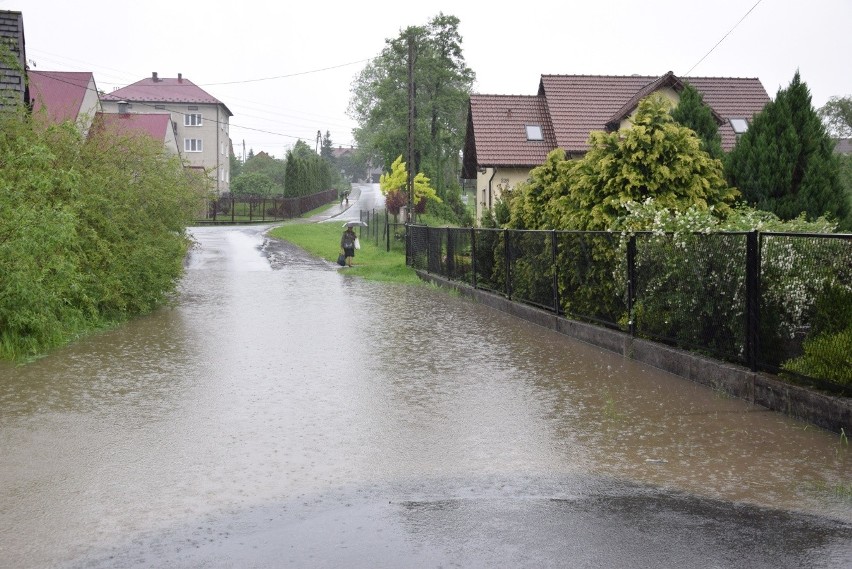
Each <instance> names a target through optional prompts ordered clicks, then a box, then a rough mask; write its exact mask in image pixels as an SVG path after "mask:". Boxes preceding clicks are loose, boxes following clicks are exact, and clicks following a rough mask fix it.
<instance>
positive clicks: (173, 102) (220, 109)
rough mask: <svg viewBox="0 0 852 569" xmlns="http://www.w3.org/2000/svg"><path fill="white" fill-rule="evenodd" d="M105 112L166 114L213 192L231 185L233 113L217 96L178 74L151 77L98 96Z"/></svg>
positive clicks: (189, 158)
mask: <svg viewBox="0 0 852 569" xmlns="http://www.w3.org/2000/svg"><path fill="white" fill-rule="evenodd" d="M101 102H102V104H103V108H104V112H109V113H121V114H163V113H165V114H169V115H171V120H172V122H173V123H174V124H175V128H176V133H177V141H178V146H179V148H180V150H181V154H182V156H183V158H184V159H185V160H186V161H187V162H188V163H189V166H190V167H191V168H198V169H203V170H204V171H205V172H207V173H208V175H209V176H210V178H211V179H212V180H214V181H215V188H216V192H217V193H219V194H222V193H226V192H228V191H229V188H230V177H231V172H230V159H229V158H230V149H231V138H230V135H229V127H228V124H229V119H230V117H231V116H233V113H231V111H230V110H229V109H228V107H227V106H225V104H224V103H222V102H221V101H220V100H218V99H217V98H215V97H213V96H212V95H210V94H209V93H207V92H206V91H204V90H203V89H202V88H201V87H199V86H197V85H196V84H195V83H193V82H192V81H190V80H189V79H186V78H184V77H183V75H182V74H181V73H178V76H177V77H176V78H165V77H159V76H158V74H157V73H156V72H155V73H152V74H151V77H148V78H146V79H142V80H141V81H137V82H136V83H133V84H132V85H128V86H127V87H123V88H121V89H117V90H115V91H113V92H112V93H109V94H107V95H103V96H102V97H101Z"/></svg>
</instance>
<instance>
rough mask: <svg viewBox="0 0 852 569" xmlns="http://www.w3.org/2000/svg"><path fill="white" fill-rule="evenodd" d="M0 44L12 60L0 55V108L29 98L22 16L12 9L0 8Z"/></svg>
mask: <svg viewBox="0 0 852 569" xmlns="http://www.w3.org/2000/svg"><path fill="white" fill-rule="evenodd" d="M0 45H2V46H4V47H5V48H6V49H8V50H9V51H10V52H11V53H12V58H13V59H14V61H9V60H6V59H5V58H2V57H0V108H3V107H4V106H7V105H14V104H22V103H26V102H28V101H29V100H30V96H29V90H28V88H27V81H26V68H27V49H26V42H25V41H24V16H23V15H22V14H21V13H20V12H16V11H12V10H0Z"/></svg>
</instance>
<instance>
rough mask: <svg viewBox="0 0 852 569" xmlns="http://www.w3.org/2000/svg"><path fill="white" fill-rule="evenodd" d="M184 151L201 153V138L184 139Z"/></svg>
mask: <svg viewBox="0 0 852 569" xmlns="http://www.w3.org/2000/svg"><path fill="white" fill-rule="evenodd" d="M183 149H184V151H185V152H201V150H202V147H201V139H200V138H184V139H183Z"/></svg>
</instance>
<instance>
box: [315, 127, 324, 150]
mask: <svg viewBox="0 0 852 569" xmlns="http://www.w3.org/2000/svg"><path fill="white" fill-rule="evenodd" d="M321 139H322V133H321V132H320V131H317V147H316V148H315V149H314V152H316V153H317V154H319V144H320V140H321Z"/></svg>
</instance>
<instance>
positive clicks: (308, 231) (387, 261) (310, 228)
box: [269, 222, 423, 285]
mask: <svg viewBox="0 0 852 569" xmlns="http://www.w3.org/2000/svg"><path fill="white" fill-rule="evenodd" d="M341 225H342V224H341V223H339V222H333V223H332V222H329V223H304V222H288V223H285V224H284V225H281V226H279V227H276V228H275V229H272V230H271V231H270V232H269V236H270V237H274V238H276V239H283V240H285V241H289V242H290V243H293V244H294V245H298V246H299V247H301V248H302V249H304V250H305V251H307V252H308V253H311V254H312V255H316V256H317V257H321V258H323V259H325V260H327V261H330V262H332V263H334V262H335V261H337V256H338V255H339V254H340V236H341V235H342V234H343V231H344V230H343V228H342V227H341ZM355 232H356V233H358V230H357V229H356V230H355ZM340 270H341V271H343V272H345V273H346V274H351V275H356V276H359V277H363V278H365V279H367V280H372V281H381V282H393V283H400V284H412V285H413V284H423V281H421V280H420V278H419V277H418V276H417V274H416V273H415V272H414V270H413V269H412V268H411V267H408V266H406V265H405V254H404V253H402V252H399V251H385V250H384V248H382V247H377V246H376V244H375V242H371V240H370V239H366V238H364V239H361V248H360V249H359V250H357V251H355V258H354V259H353V265H352V268H349V267H346V268H343V267H341V269H340Z"/></svg>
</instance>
